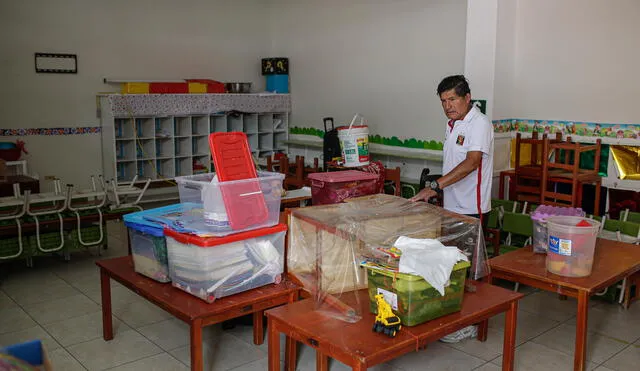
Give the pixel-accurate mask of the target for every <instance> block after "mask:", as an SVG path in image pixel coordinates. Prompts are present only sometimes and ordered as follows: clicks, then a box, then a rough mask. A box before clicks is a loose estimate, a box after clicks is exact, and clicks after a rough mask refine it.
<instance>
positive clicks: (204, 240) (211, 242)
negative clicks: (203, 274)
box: [164, 223, 287, 247]
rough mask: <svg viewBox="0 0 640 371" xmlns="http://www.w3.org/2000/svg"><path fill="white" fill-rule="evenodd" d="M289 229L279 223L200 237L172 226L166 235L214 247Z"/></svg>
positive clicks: (182, 241)
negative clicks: (245, 230)
mask: <svg viewBox="0 0 640 371" xmlns="http://www.w3.org/2000/svg"><path fill="white" fill-rule="evenodd" d="M286 230H287V225H286V224H282V223H280V224H277V225H275V226H273V227H268V228H260V229H254V230H252V231H247V232H240V233H237V234H232V235H229V236H224V237H198V236H195V235H192V234H186V233H180V232H176V231H174V230H173V229H171V228H165V229H164V235H165V236H167V237H171V238H173V239H174V240H176V241H178V242H180V243H182V244H185V245H187V244H189V245H197V246H200V247H213V246H218V245H224V244H227V243H231V242H237V241H243V240H247V239H249V238H256V237H262V236H266V235H269V234H274V233H278V232H285V231H286Z"/></svg>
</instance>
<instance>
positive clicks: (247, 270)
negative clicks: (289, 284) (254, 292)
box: [164, 224, 287, 303]
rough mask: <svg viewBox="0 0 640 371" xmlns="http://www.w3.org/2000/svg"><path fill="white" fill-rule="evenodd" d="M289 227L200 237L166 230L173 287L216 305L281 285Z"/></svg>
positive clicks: (283, 226) (278, 226) (279, 226)
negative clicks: (261, 287) (253, 290)
mask: <svg viewBox="0 0 640 371" xmlns="http://www.w3.org/2000/svg"><path fill="white" fill-rule="evenodd" d="M286 231H287V226H286V225H285V224H278V225H276V226H274V227H269V228H262V229H258V230H253V231H249V232H243V233H238V234H234V235H230V236H226V237H197V236H194V235H189V234H183V233H178V232H175V231H173V230H171V229H165V230H164V233H165V236H166V239H167V252H168V256H169V275H170V277H171V281H172V284H173V286H175V287H177V288H179V289H181V290H184V291H186V292H188V293H190V294H192V295H195V296H197V297H199V298H200V299H202V300H204V301H206V302H208V303H212V302H213V301H214V300H215V299H217V298H222V297H225V296H229V295H233V294H237V293H239V292H243V291H247V290H251V289H254V288H256V287H260V286H264V285H268V284H270V283H279V282H280V280H281V275H282V272H283V270H284V238H285V234H286Z"/></svg>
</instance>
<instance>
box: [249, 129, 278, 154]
mask: <svg viewBox="0 0 640 371" xmlns="http://www.w3.org/2000/svg"><path fill="white" fill-rule="evenodd" d="M251 149H260V150H263V151H264V150H272V149H273V133H261V134H258V147H255V148H254V147H251Z"/></svg>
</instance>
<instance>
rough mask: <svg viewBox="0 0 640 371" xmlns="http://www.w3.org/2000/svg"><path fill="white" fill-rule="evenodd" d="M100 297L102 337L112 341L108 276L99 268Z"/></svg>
mask: <svg viewBox="0 0 640 371" xmlns="http://www.w3.org/2000/svg"><path fill="white" fill-rule="evenodd" d="M100 295H101V296H102V337H103V338H104V340H111V339H113V322H112V319H113V317H112V316H111V282H110V278H109V274H107V271H106V270H105V269H104V268H100Z"/></svg>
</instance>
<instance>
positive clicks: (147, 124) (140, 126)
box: [135, 118, 156, 139]
mask: <svg viewBox="0 0 640 371" xmlns="http://www.w3.org/2000/svg"><path fill="white" fill-rule="evenodd" d="M155 128H156V126H155V123H154V120H153V119H151V118H136V119H135V129H136V138H138V139H143V138H144V139H150V138H154V137H155V136H156V130H155Z"/></svg>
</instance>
